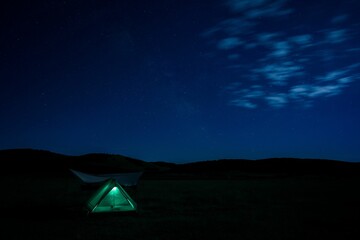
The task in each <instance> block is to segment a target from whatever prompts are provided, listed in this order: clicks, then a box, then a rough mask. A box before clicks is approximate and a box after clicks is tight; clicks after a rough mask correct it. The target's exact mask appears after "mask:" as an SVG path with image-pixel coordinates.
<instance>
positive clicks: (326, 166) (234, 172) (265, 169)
mask: <svg viewBox="0 0 360 240" xmlns="http://www.w3.org/2000/svg"><path fill="white" fill-rule="evenodd" d="M0 164H1V170H0V172H1V174H16V173H21V174H24V173H29V174H32V173H37V174H40V173H41V174H49V175H54V174H60V175H63V174H69V169H70V168H72V169H76V170H79V171H84V172H88V173H94V174H96V173H99V174H100V173H116V172H133V171H144V172H145V174H144V178H157V179H164V178H165V179H178V178H191V179H194V178H222V179H223V178H227V179H242V178H249V177H251V178H252V177H286V176H299V175H334V176H339V175H341V176H346V175H360V163H354V162H344V161H338V160H327V159H298V158H269V159H260V160H246V159H220V160H209V161H200V162H192V163H184V164H175V163H169V162H145V161H142V160H139V159H134V158H131V157H126V156H122V155H116V154H104V153H90V154H85V155H81V156H67V155H63V154H59V153H53V152H50V151H45V150H34V149H8V150H0Z"/></svg>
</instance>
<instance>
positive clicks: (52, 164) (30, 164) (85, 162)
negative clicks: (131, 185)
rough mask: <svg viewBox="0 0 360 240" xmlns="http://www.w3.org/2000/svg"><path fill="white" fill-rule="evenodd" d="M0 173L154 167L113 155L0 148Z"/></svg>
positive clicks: (45, 173)
mask: <svg viewBox="0 0 360 240" xmlns="http://www.w3.org/2000/svg"><path fill="white" fill-rule="evenodd" d="M0 164H1V166H2V167H1V170H0V173H1V174H3V175H8V174H34V173H36V174H42V175H64V174H71V173H70V171H69V169H70V168H71V169H76V170H79V171H85V172H89V173H112V172H134V171H145V170H149V171H152V170H153V171H155V170H156V169H157V166H156V165H154V164H151V163H147V162H144V161H142V160H138V159H134V158H130V157H126V156H122V155H114V154H102V153H93V154H86V155H81V156H67V155H63V154H58V153H53V152H50V151H46V150H36V149H6V150H0Z"/></svg>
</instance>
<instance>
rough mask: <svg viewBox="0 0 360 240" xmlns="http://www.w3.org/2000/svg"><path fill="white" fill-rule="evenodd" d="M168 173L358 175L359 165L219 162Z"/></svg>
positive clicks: (293, 161)
mask: <svg viewBox="0 0 360 240" xmlns="http://www.w3.org/2000/svg"><path fill="white" fill-rule="evenodd" d="M169 173H174V174H179V173H188V174H197V175H205V176H206V175H212V176H217V175H218V176H219V175H220V176H224V175H227V176H229V174H230V176H235V175H236V176H298V175H311V174H316V175H318V174H322V175H348V174H350V175H359V174H360V163H354V162H344V161H339V160H329V159H298V158H269V159H259V160H245V159H221V160H210V161H201V162H193V163H186V164H178V165H176V166H175V167H173V168H172V169H171V170H169Z"/></svg>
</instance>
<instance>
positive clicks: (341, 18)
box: [331, 14, 349, 24]
mask: <svg viewBox="0 0 360 240" xmlns="http://www.w3.org/2000/svg"><path fill="white" fill-rule="evenodd" d="M348 17H349V15H348V14H342V15H338V16H335V17H333V18H332V19H331V22H332V23H334V24H338V23H342V22H345V21H346V20H347V19H348Z"/></svg>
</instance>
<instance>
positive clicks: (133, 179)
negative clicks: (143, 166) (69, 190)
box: [70, 169, 143, 186]
mask: <svg viewBox="0 0 360 240" xmlns="http://www.w3.org/2000/svg"><path fill="white" fill-rule="evenodd" d="M70 171H71V172H73V173H74V174H75V175H76V176H77V177H79V178H80V179H81V180H82V181H83V182H85V183H98V182H103V181H105V180H107V179H109V178H114V179H115V180H116V181H117V182H118V183H119V184H121V185H123V186H135V185H137V183H138V181H139V178H140V176H141V175H142V173H143V172H131V173H113V174H101V175H93V174H89V173H83V172H79V171H75V170H74V169H70Z"/></svg>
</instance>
